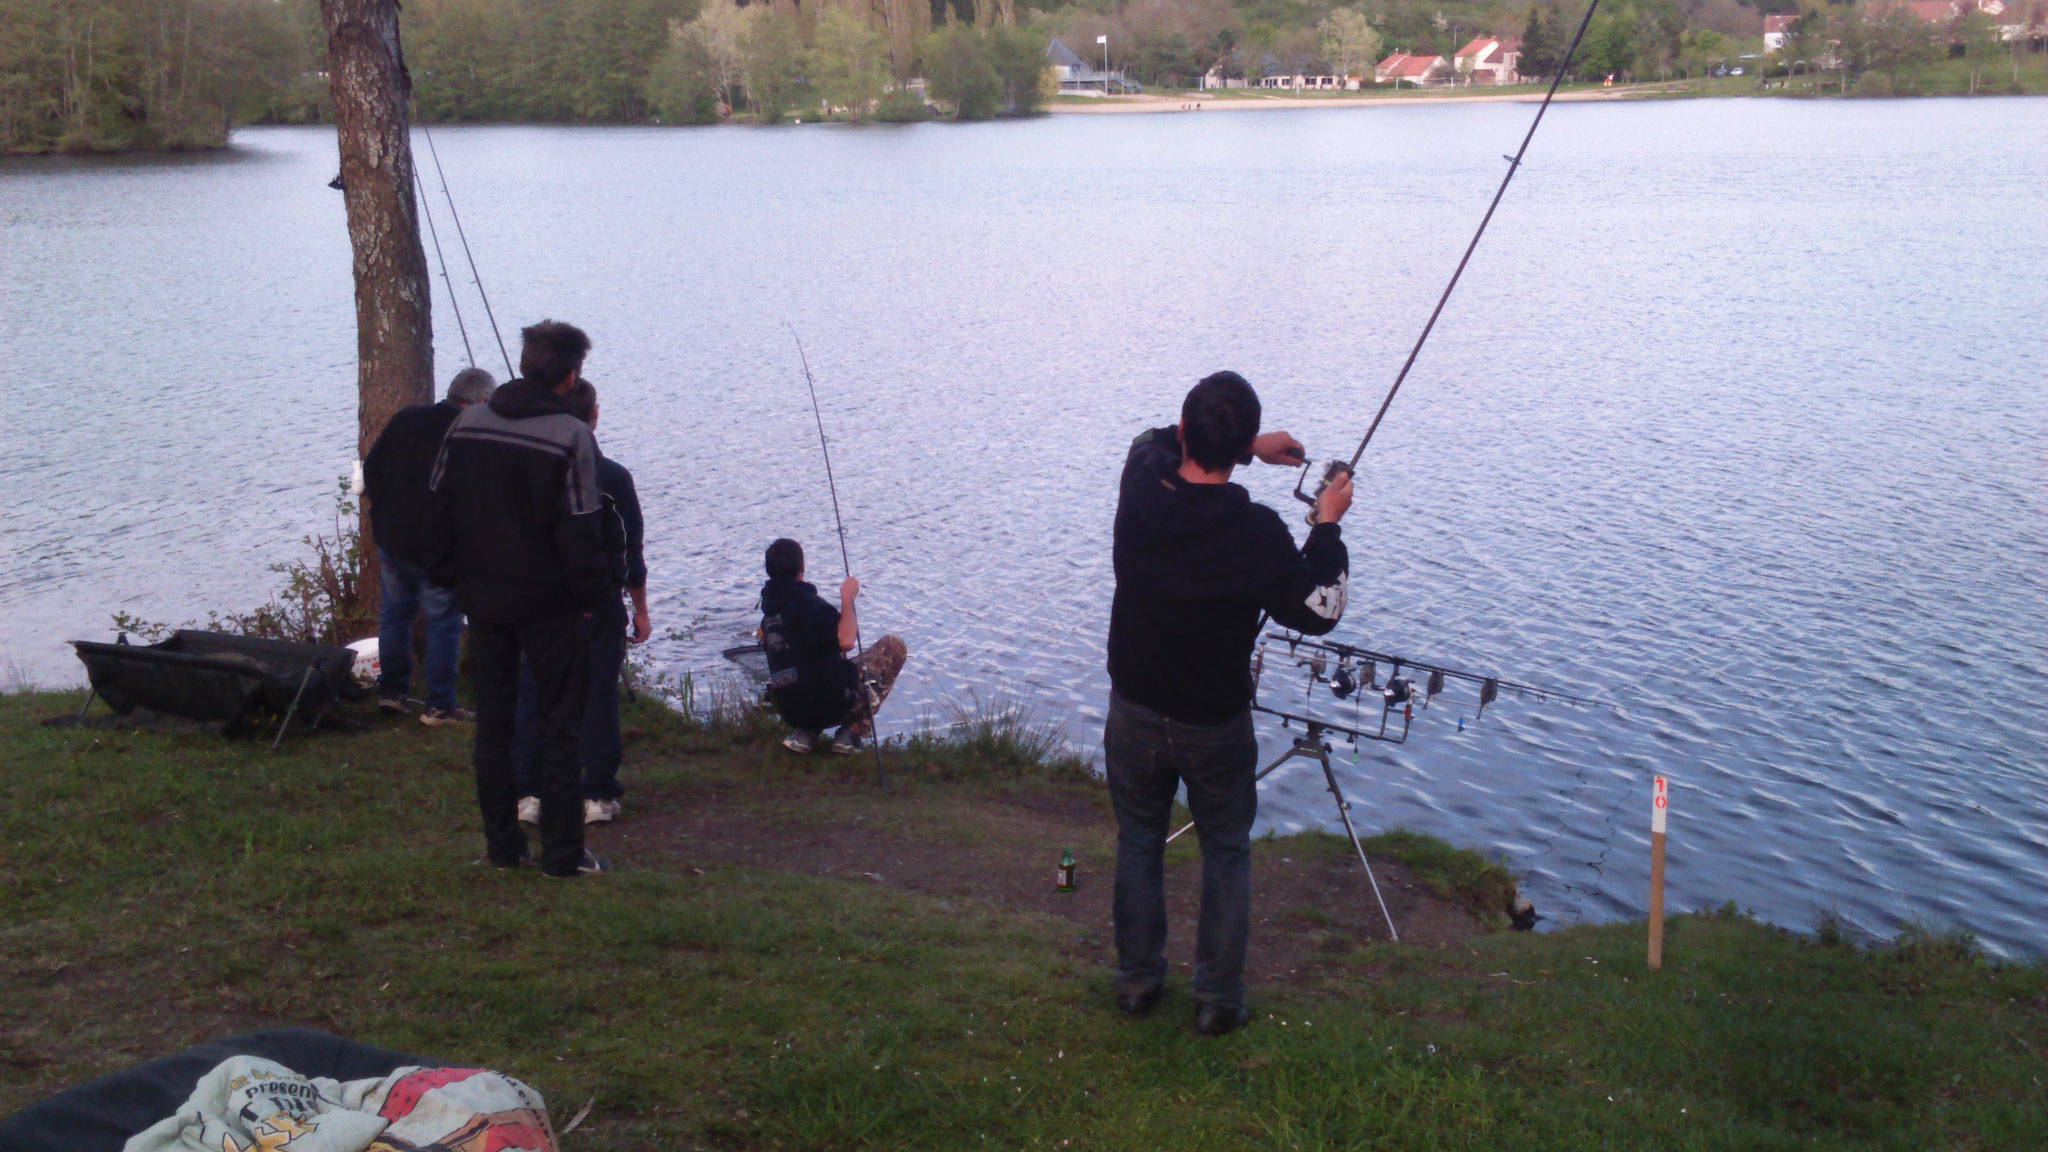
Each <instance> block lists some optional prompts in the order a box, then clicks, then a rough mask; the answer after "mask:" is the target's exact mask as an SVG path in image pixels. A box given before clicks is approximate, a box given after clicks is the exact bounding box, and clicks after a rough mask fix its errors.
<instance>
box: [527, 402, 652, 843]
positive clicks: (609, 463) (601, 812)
mask: <svg viewBox="0 0 2048 1152" xmlns="http://www.w3.org/2000/svg"><path fill="white" fill-rule="evenodd" d="M569 411H570V412H571V413H572V414H574V415H575V417H576V418H577V419H579V420H581V421H583V422H584V423H585V424H588V425H590V430H591V431H592V432H596V431H597V413H598V404H597V387H596V386H595V385H593V384H592V383H591V382H590V381H588V380H579V381H577V382H576V387H575V388H573V389H571V390H570V392H569ZM597 490H598V491H599V492H600V493H602V494H603V496H604V503H605V508H606V509H607V510H608V511H609V513H611V514H610V515H608V516H606V517H605V519H604V526H605V528H606V531H607V532H608V533H609V532H611V531H613V530H616V531H618V532H619V533H621V538H620V539H618V540H617V541H615V542H614V541H610V540H607V542H606V546H605V547H606V551H607V552H616V553H618V554H620V555H622V556H623V563H622V564H621V565H620V566H619V568H618V569H617V570H618V572H619V573H620V575H621V578H622V580H623V583H624V585H625V587H624V588H623V589H618V590H614V591H613V593H612V594H611V595H609V596H607V597H605V599H604V603H603V604H600V605H599V606H598V608H597V610H596V611H594V612H592V613H591V614H590V694H589V695H588V696H587V697H585V698H584V701H583V730H582V735H581V739H580V744H579V747H580V750H581V759H582V763H583V822H584V823H585V824H609V823H611V821H612V820H613V819H614V818H616V817H617V816H618V814H619V800H620V798H621V797H623V796H624V795H625V794H626V790H625V788H624V787H623V786H622V785H620V783H619V762H620V761H621V760H622V759H624V757H625V742H624V741H623V740H622V739H621V738H620V735H619V672H620V670H621V668H622V667H623V666H624V665H625V663H626V645H628V644H642V643H645V642H646V640H647V637H648V636H649V635H650V634H652V633H653V631H654V624H653V621H652V620H651V619H650V618H649V617H648V614H647V559H646V555H645V550H644V548H643V546H642V545H643V543H644V541H645V539H646V535H647V530H646V521H645V520H643V519H642V517H641V515H640V495H639V493H638V492H636V491H635V490H634V488H633V474H632V473H631V472H628V471H627V470H626V466H625V465H623V464H621V463H619V462H618V461H616V460H614V459H612V458H611V457H609V456H606V455H605V454H604V450H603V449H602V448H601V447H600V448H599V450H598V455H597ZM621 592H623V594H624V597H630V598H631V599H632V601H633V617H632V620H631V621H630V622H629V621H628V620H627V619H626V602H625V599H624V597H622V596H621ZM535 700H536V693H535V691H534V684H533V672H532V670H531V669H530V668H522V669H521V670H520V673H519V727H518V734H517V735H516V736H515V737H514V738H513V741H512V757H513V764H514V767H515V770H516V773H517V776H518V782H519V822H520V823H522V824H538V823H540V798H539V797H538V796H537V795H535V793H534V789H535V788H536V786H537V784H538V781H539V779H540V739H539V735H540V709H539V707H538V705H537V704H536V702H535Z"/></svg>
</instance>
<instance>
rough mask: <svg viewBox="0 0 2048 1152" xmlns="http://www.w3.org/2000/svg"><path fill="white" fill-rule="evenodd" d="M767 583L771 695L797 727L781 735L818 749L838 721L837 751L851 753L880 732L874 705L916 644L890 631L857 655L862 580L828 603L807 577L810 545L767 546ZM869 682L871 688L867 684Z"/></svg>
mask: <svg viewBox="0 0 2048 1152" xmlns="http://www.w3.org/2000/svg"><path fill="white" fill-rule="evenodd" d="M767 568H768V583H766V584H764V585H762V586H761V650H762V652H763V653H764V654H766V655H767V657H768V698H769V700H771V701H772V702H773V703H774V704H775V710H776V711H778V712H780V713H781V714H782V721H783V723H785V724H788V725H789V726H790V727H791V728H794V729H796V731H794V732H791V733H790V734H789V735H788V737H786V738H785V739H784V740H783V741H782V746H783V747H784V748H787V749H789V750H790V751H791V752H797V753H808V752H811V751H812V750H814V749H815V748H817V746H818V741H819V740H820V739H822V738H823V737H824V734H825V729H827V728H831V727H833V726H835V725H836V726H838V727H839V732H838V734H837V735H835V736H834V737H833V738H832V744H831V748H832V751H834V752H838V753H840V754H842V755H850V754H852V753H854V752H858V751H860V748H861V741H862V740H864V739H866V738H868V737H869V736H871V735H872V734H873V733H874V729H875V716H874V712H875V709H877V708H880V707H881V706H882V701H883V700H886V699H888V697H889V690H890V689H891V688H893V687H895V685H896V677H897V675H898V674H899V673H901V672H902V671H903V662H904V661H905V660H908V659H909V658H910V651H909V649H908V648H906V647H905V646H904V644H903V639H902V638H901V637H899V636H884V637H882V638H881V639H879V640H876V641H875V642H874V643H873V644H870V645H869V646H868V648H867V651H865V652H862V653H860V654H859V655H858V656H855V657H854V658H852V659H850V660H849V659H847V657H846V654H847V653H848V652H851V651H853V649H854V645H855V644H856V643H858V640H857V639H856V637H858V636H859V634H860V626H859V624H858V623H856V622H855V618H854V608H853V602H854V600H855V599H856V598H857V597H859V595H860V581H858V580H856V579H854V578H853V577H851V576H848V577H847V578H846V580H845V582H844V583H842V584H840V586H839V607H837V608H834V607H832V606H831V605H830V604H827V603H825V598H824V597H822V596H820V595H818V590H817V588H816V587H814V586H812V585H810V584H807V583H805V582H804V549H803V545H801V544H798V543H797V542H796V541H794V540H788V539H783V540H777V541H775V542H774V543H773V544H770V545H768V553H767ZM863 682H865V690H863Z"/></svg>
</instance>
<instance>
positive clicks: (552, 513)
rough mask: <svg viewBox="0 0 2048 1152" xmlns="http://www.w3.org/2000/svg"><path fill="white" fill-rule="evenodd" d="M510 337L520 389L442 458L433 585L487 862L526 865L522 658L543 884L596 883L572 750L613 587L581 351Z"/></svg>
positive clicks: (501, 393)
mask: <svg viewBox="0 0 2048 1152" xmlns="http://www.w3.org/2000/svg"><path fill="white" fill-rule="evenodd" d="M520 336H521V337H522V338H523V344H522V346H521V348H520V351H519V376H520V378H519V379H517V380H512V381H509V382H507V383H506V384H505V386H504V387H502V388H500V389H498V391H497V392H496V393H495V394H493V395H492V396H491V399H490V402H489V403H488V404H478V405H476V406H475V407H473V408H468V409H465V410H464V411H463V413H462V415H461V416H459V417H458V418H457V419H456V421H455V426H454V427H453V428H450V429H449V430H448V438H447V439H446V440H445V441H444V442H443V443H442V445H441V457H440V460H439V461H438V462H436V464H435V465H434V477H433V483H432V487H433V492H434V499H433V501H432V504H431V508H432V509H433V517H434V531H433V533H432V535H433V538H434V540H435V542H436V545H437V552H436V555H435V557H434V562H433V566H432V573H433V576H434V578H435V579H436V580H439V581H441V582H442V583H444V584H453V585H454V586H455V587H456V589H457V590H458V591H459V592H460V593H461V596H462V606H463V610H464V611H465V612H467V613H468V615H469V660H470V667H471V671H472V673H473V675H474V677H475V681H476V750H475V753H474V759H475V765H476V796H477V806H478V807H479V808H480V809H481V810H482V812H483V820H484V842H485V848H484V856H485V859H486V860H488V861H489V862H490V863H491V864H492V865H494V866H496V867H499V868H513V867H517V866H519V865H521V864H525V863H528V862H530V860H531V858H532V850H531V848H530V847H529V846H528V844H527V842H526V832H525V831H524V830H523V829H521V828H520V826H519V819H518V807H517V805H518V798H519V791H518V788H517V787H516V785H515V783H514V780H513V771H512V735H513V730H514V725H515V720H516V716H517V712H518V707H519V664H520V660H521V658H522V657H524V659H525V660H526V662H527V664H528V665H529V666H530V667H531V668H532V669H533V682H534V700H535V703H536V705H537V706H538V708H539V712H540V745H541V754H540V776H539V780H538V783H537V786H536V788H535V791H536V793H537V794H538V795H539V796H540V809H541V810H540V842H541V854H540V866H541V871H542V872H543V873H545V874H547V875H549V876H556V877H571V876H592V875H601V874H603V873H605V872H608V871H610V870H611V865H610V864H609V863H608V862H606V861H605V860H603V859H601V858H600V857H597V856H595V855H592V854H591V853H590V852H588V851H586V850H585V849H584V847H583V795H582V786H581V777H582V772H581V765H580V761H579V759H578V756H577V742H578V736H579V732H580V729H581V727H582V723H583V703H584V698H585V695H586V693H587V688H588V680H589V674H590V649H589V644H588V642H587V633H586V617H587V616H588V615H589V614H590V613H591V612H593V611H595V610H597V609H598V608H600V607H602V606H603V604H604V600H605V598H606V597H607V596H611V597H616V596H617V595H618V587H619V584H618V580H617V578H616V577H615V575H614V574H613V572H612V559H611V554H609V553H608V552H607V550H606V547H605V530H604V523H603V520H604V515H605V507H604V499H603V496H602V494H601V493H600V492H599V491H598V487H597V472H598V469H597V460H598V454H597V439H596V437H594V436H592V435H591V432H590V425H588V424H586V423H584V422H583V421H581V420H579V419H577V418H576V417H575V415H573V414H572V413H571V411H570V408H569V400H568V395H569V392H570V391H571V390H572V389H574V388H575V387H576V380H577V373H578V372H579V371H581V369H582V367H583V358H584V356H585V355H586V354H588V353H589V351H590V337H588V336H586V335H584V334H583V331H582V330H581V329H579V328H577V327H575V326H573V325H570V324H562V323H559V322H557V321H553V320H543V321H541V322H540V323H538V324H535V325H533V326H532V327H530V328H526V329H524V330H522V331H521V333H520Z"/></svg>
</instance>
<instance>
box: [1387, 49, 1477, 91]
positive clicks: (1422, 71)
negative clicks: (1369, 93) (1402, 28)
mask: <svg viewBox="0 0 2048 1152" xmlns="http://www.w3.org/2000/svg"><path fill="white" fill-rule="evenodd" d="M1455 76H1456V73H1454V72H1452V71H1451V62H1450V61H1449V60H1447V59H1445V58H1444V57H1442V56H1427V55H1422V54H1420V53H1415V52H1396V53H1394V54H1393V55H1392V56H1389V57H1387V58H1386V59H1385V60H1382V61H1380V62H1379V63H1378V64H1375V65H1373V69H1372V82H1373V83H1375V84H1385V83H1387V82H1389V81H1392V82H1393V83H1394V84H1395V85H1396V86H1399V85H1401V84H1404V83H1405V84H1413V85H1415V86H1416V87H1418V88H1419V87H1422V86H1423V85H1425V84H1445V83H1449V82H1450V81H1451V80H1452V79H1453V78H1454V77H1455Z"/></svg>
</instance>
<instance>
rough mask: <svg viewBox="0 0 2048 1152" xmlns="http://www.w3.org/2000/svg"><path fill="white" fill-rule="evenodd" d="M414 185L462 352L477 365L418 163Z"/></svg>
mask: <svg viewBox="0 0 2048 1152" xmlns="http://www.w3.org/2000/svg"><path fill="white" fill-rule="evenodd" d="M412 186H413V189H414V190H415V191H416V192H418V193H419V197H420V214H421V215H423V216H425V217H426V218H427V235H428V236H431V237H432V238H433V240H434V260H435V261H436V262H437V263H439V264H440V265H441V283H443V284H446V285H447V286H448V306H449V307H451V308H453V309H455V330H456V331H457V332H460V333H462V352H463V355H465V356H468V357H469V366H470V367H471V368H474V367H476V349H474V348H472V347H470V346H469V325H467V324H464V323H463V322H462V301H460V300H457V299H456V298H455V280H454V278H453V277H451V276H449V275H448V258H447V257H446V256H444V255H442V254H441V230H440V229H438V228H436V227H434V212H433V209H431V208H429V207H427V187H426V185H424V184H422V183H420V170H419V166H418V165H414V166H413V170H412Z"/></svg>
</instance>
